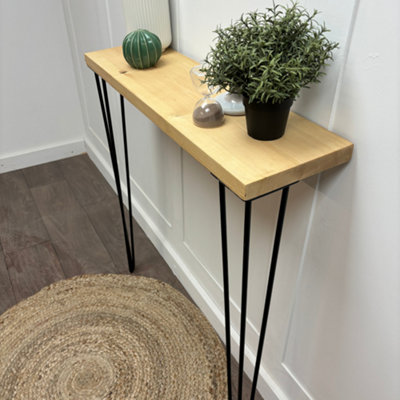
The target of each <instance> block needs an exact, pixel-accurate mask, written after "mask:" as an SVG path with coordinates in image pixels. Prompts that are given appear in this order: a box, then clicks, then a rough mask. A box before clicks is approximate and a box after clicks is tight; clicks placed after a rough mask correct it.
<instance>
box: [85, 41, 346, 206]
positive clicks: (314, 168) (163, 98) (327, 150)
mask: <svg viewBox="0 0 400 400" xmlns="http://www.w3.org/2000/svg"><path fill="white" fill-rule="evenodd" d="M85 59H86V63H87V65H88V66H89V68H91V69H92V70H93V71H94V72H96V73H97V74H98V75H99V76H100V77H102V78H103V79H104V80H105V81H107V82H108V83H109V84H110V85H111V86H112V87H114V89H115V90H117V91H118V92H119V93H120V94H122V95H123V96H124V97H125V98H126V99H127V100H128V101H129V102H131V103H132V104H133V105H134V106H135V107H137V108H138V109H139V110H140V111H142V112H143V113H144V114H145V115H146V116H147V117H148V118H150V119H151V120H152V121H153V122H154V123H155V124H156V125H157V126H158V127H159V128H160V129H161V130H162V131H164V132H165V133H166V134H167V135H168V136H170V137H171V138H172V139H173V140H174V141H175V142H176V143H177V144H178V145H179V146H181V147H182V148H183V149H184V150H185V151H187V152H188V153H189V154H190V155H192V156H193V157H194V158H195V159H196V160H197V161H199V162H200V163H201V164H202V165H203V166H205V167H206V168H207V169H208V170H209V171H210V172H211V173H212V174H213V175H215V176H216V177H217V178H218V179H219V180H220V181H222V182H223V183H224V184H225V185H226V186H227V187H229V188H230V189H231V190H232V191H233V192H234V193H236V194H237V195H238V196H239V197H240V198H241V199H243V200H250V199H253V198H255V197H258V196H260V195H263V194H265V193H268V192H271V191H273V190H275V189H279V188H281V187H283V186H286V185H289V184H291V183H294V182H296V181H299V180H302V179H304V178H307V177H309V176H312V175H315V174H317V173H319V172H322V171H325V170H327V169H329V168H333V167H335V166H337V165H340V164H343V163H346V162H348V161H349V160H350V158H351V155H352V151H353V144H352V143H351V142H349V141H348V140H346V139H344V138H342V137H340V136H338V135H336V134H334V133H332V132H330V131H328V130H326V129H324V128H322V127H321V126H319V125H317V124H315V123H313V122H311V121H309V120H307V119H305V118H303V117H301V116H299V115H297V114H295V113H291V114H290V117H289V121H288V126H287V128H286V132H285V134H284V136H283V137H282V138H280V139H278V140H274V141H270V142H262V141H258V140H255V139H252V138H250V137H249V136H248V135H247V133H246V122H245V118H244V117H243V116H241V117H237V116H225V122H224V124H223V125H222V126H221V127H218V128H210V129H205V128H199V127H197V126H195V125H194V124H193V122H192V112H193V108H194V105H195V103H196V101H197V100H199V99H200V97H201V95H200V94H199V93H198V92H197V91H196V89H195V88H194V87H193V84H192V82H191V78H190V75H189V70H190V68H191V67H193V66H194V65H196V64H197V63H196V62H195V61H193V60H191V59H190V58H188V57H185V56H183V55H182V54H180V53H178V52H176V51H175V50H172V49H168V50H167V51H166V52H164V53H163V54H162V56H161V58H160V60H159V61H158V63H157V64H156V66H155V67H153V68H150V69H145V70H135V69H132V68H131V67H130V66H129V64H128V63H127V62H126V61H125V59H124V57H123V55H122V50H121V47H115V48H111V49H106V50H100V51H94V52H91V53H86V54H85ZM132 129H134V127H133V128H132ZM128 132H129V127H128Z"/></svg>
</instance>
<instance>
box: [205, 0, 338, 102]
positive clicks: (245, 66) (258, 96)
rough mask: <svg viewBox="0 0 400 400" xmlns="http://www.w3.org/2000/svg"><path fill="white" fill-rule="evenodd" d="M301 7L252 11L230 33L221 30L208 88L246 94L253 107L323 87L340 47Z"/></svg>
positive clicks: (207, 65)
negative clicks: (323, 78)
mask: <svg viewBox="0 0 400 400" xmlns="http://www.w3.org/2000/svg"><path fill="white" fill-rule="evenodd" d="M317 13H318V11H316V10H314V11H313V12H312V13H309V12H308V11H307V10H306V9H305V8H303V7H301V6H299V5H298V3H291V5H289V6H282V5H275V4H274V5H273V6H272V7H271V8H267V9H266V12H258V11H254V12H250V13H247V14H242V16H241V18H240V19H239V20H238V21H236V22H234V23H232V24H231V25H230V26H228V27H227V28H224V29H223V28H221V27H218V28H217V29H216V30H215V33H216V34H217V37H216V43H215V46H214V47H211V50H210V52H209V53H208V55H207V57H206V59H205V63H204V67H203V72H204V73H205V78H204V81H205V82H206V83H207V84H208V85H209V86H214V87H218V86H219V87H220V88H221V89H225V90H226V91H229V92H231V93H237V94H242V95H243V96H245V97H248V98H249V102H261V103H265V102H272V103H281V102H283V101H285V100H287V99H295V98H296V97H297V96H298V94H299V91H300V89H301V88H302V87H308V86H307V85H308V84H310V83H312V82H319V77H321V76H322V75H323V74H324V72H323V70H322V69H323V67H324V66H325V65H326V64H327V61H328V60H332V53H333V50H334V49H335V48H336V47H338V43H335V42H330V41H329V40H328V39H327V37H326V36H325V33H326V32H328V29H327V28H326V27H325V24H319V23H318V22H317V21H316V20H315V16H316V15H317Z"/></svg>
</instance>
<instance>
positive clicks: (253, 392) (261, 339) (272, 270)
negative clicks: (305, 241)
mask: <svg viewBox="0 0 400 400" xmlns="http://www.w3.org/2000/svg"><path fill="white" fill-rule="evenodd" d="M288 194H289V187H285V188H283V189H282V197H281V205H280V207H279V215H278V222H277V225H276V231H275V239H274V247H273V250H272V257H271V266H270V270H269V278H268V286H267V293H266V296H265V304H264V313H263V318H262V322H261V330H260V337H259V340H258V350H257V357H256V364H255V368H254V375H253V384H252V387H251V395H250V399H251V400H254V397H255V395H256V389H257V380H258V374H259V371H260V363H261V356H262V351H263V346H264V339H265V332H266V330H267V322H268V315H269V307H270V305H271V297H272V289H273V287H274V279H275V271H276V263H277V261H278V254H279V245H280V243H281V237H282V229H283V220H284V218H285V210H286V204H287V198H288Z"/></svg>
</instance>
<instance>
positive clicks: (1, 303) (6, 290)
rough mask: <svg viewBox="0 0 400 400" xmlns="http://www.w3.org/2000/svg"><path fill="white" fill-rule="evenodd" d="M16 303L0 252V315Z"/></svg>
mask: <svg viewBox="0 0 400 400" xmlns="http://www.w3.org/2000/svg"><path fill="white" fill-rule="evenodd" d="M15 303H16V299H15V295H14V291H13V289H12V286H11V281H10V277H9V275H8V270H7V266H6V263H5V261H4V255H3V253H2V252H1V251H0V314H2V313H3V312H4V311H6V310H7V309H9V308H10V307H12V306H13V305H14V304H15Z"/></svg>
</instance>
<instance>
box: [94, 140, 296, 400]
mask: <svg viewBox="0 0 400 400" xmlns="http://www.w3.org/2000/svg"><path fill="white" fill-rule="evenodd" d="M93 138H94V141H92V140H91V139H90V138H88V137H87V138H86V151H87V153H88V155H89V157H90V159H91V160H92V161H93V162H94V164H95V165H96V167H97V168H98V169H99V171H100V172H101V173H102V175H103V176H104V178H105V179H106V180H107V182H108V183H109V184H110V185H111V186H112V187H113V189H114V191H115V190H116V189H115V183H114V175H113V170H112V167H111V163H110V162H109V161H108V158H109V155H108V154H106V151H107V150H105V149H104V147H103V146H100V148H98V146H96V144H95V142H97V140H96V139H97V138H96V136H94V137H93ZM121 189H122V192H123V196H124V199H125V200H124V202H125V204H126V199H127V191H126V185H125V184H124V183H123V182H121ZM132 209H133V214H134V216H135V219H136V221H137V222H138V223H139V225H140V226H141V228H142V229H143V231H144V232H145V233H146V235H147V236H148V238H149V239H150V240H151V242H152V243H153V244H154V246H155V247H156V249H157V250H158V252H159V253H160V254H161V255H162V257H163V258H164V259H165V261H166V262H167V264H168V265H169V266H170V268H171V269H172V271H173V273H174V274H175V275H176V276H177V278H178V279H179V281H180V282H181V283H182V285H183V286H184V287H185V289H186V290H187V292H188V293H189V295H190V296H191V297H192V299H193V300H194V302H195V303H196V304H197V306H198V307H199V308H200V309H201V311H202V312H203V313H204V315H205V316H206V318H207V319H208V321H209V322H210V323H211V325H212V326H213V327H214V329H215V330H216V331H217V332H218V334H219V335H220V337H221V338H222V340H224V336H225V333H224V332H225V328H224V313H223V310H221V309H219V307H218V305H217V304H216V303H215V302H214V301H213V299H212V298H211V297H210V296H209V295H208V293H207V290H206V289H205V288H204V287H203V284H202V283H201V282H199V281H198V280H197V279H196V277H195V276H194V275H193V274H192V272H191V270H190V268H189V267H188V266H187V265H186V263H185V262H184V257H182V256H181V255H180V254H179V252H180V251H179V246H175V245H174V244H173V243H171V242H170V240H169V239H168V238H166V237H165V235H164V234H163V232H162V230H161V229H160V228H159V227H158V226H157V224H156V223H155V222H154V221H153V220H152V218H151V217H150V215H149V214H148V213H147V212H146V210H145V209H144V208H143V207H142V206H141V205H140V204H139V203H138V201H137V200H136V199H135V198H134V197H133V198H132ZM220 295H221V296H222V295H223V294H222V291H221V293H220ZM231 309H232V307H231ZM231 333H232V343H231V346H232V351H233V352H235V351H236V352H237V353H238V349H239V335H238V332H236V331H235V330H232V332H231ZM254 363H255V354H254V353H253V352H251V351H250V350H249V349H248V348H247V349H246V356H245V370H246V372H247V374H248V375H249V376H252V371H253V368H254ZM257 387H258V390H259V391H260V393H261V394H262V395H263V397H264V398H265V399H269V400H288V399H287V397H286V396H285V395H284V394H283V392H282V391H281V389H280V388H279V387H278V386H277V385H276V383H275V381H274V380H273V379H272V377H271V376H270V375H269V374H268V373H267V372H266V371H265V370H264V369H263V368H262V367H261V368H260V375H259V379H258V385H257Z"/></svg>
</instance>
